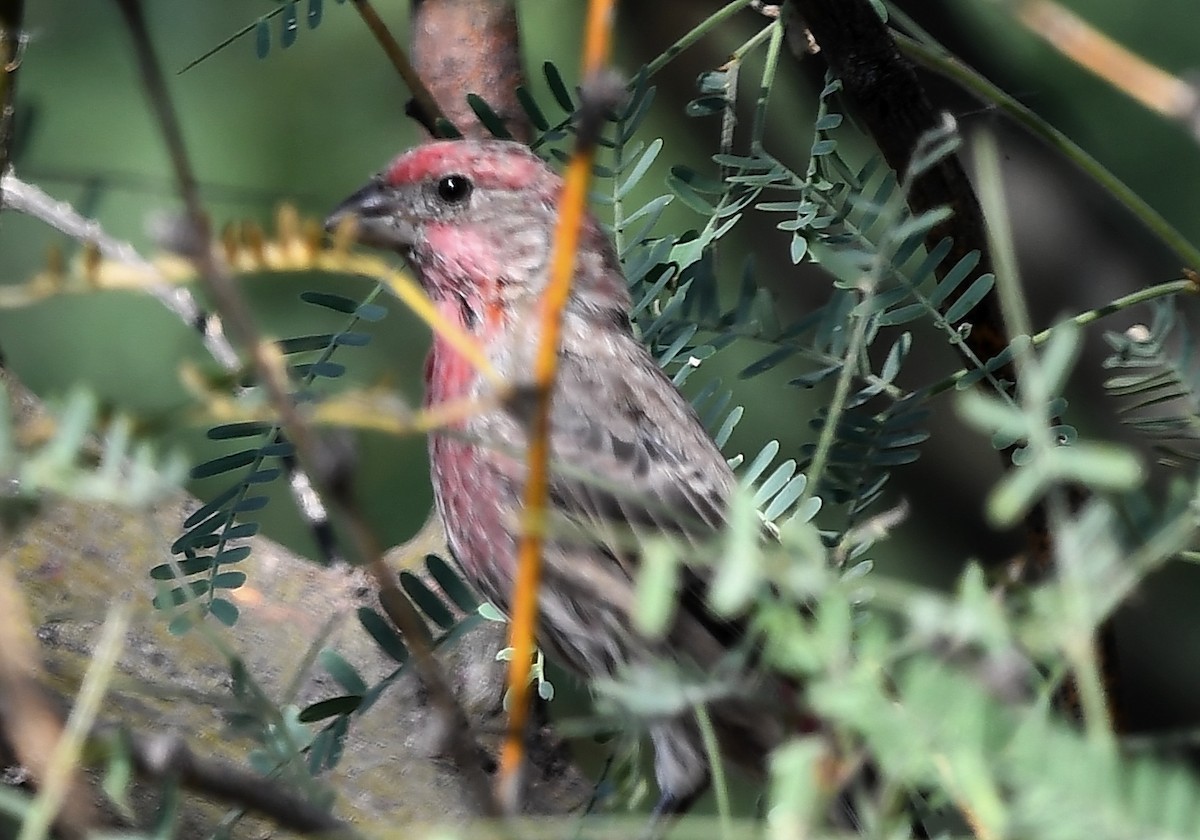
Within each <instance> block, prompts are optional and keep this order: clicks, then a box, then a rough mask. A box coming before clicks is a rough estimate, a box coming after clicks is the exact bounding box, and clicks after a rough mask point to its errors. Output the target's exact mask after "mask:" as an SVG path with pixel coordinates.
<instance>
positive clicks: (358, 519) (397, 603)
mask: <svg viewBox="0 0 1200 840" xmlns="http://www.w3.org/2000/svg"><path fill="white" fill-rule="evenodd" d="M115 2H116V3H117V5H118V6H119V7H120V8H121V10H122V12H123V13H124V15H125V18H126V22H127V23H128V26H129V30H130V34H131V35H132V36H133V44H134V50H135V52H136V54H137V60H138V65H139V68H140V71H141V76H142V81H143V83H144V84H145V86H146V93H147V97H148V98H149V100H150V105H151V108H152V109H153V111H154V113H155V116H156V117H157V120H158V122H159V124H160V128H161V130H162V133H163V137H164V140H165V141H166V143H167V145H168V147H169V148H170V157H171V161H172V164H173V165H174V168H175V176H176V180H177V182H178V185H179V190H180V194H181V195H182V197H183V200H184V205H185V207H186V209H187V214H188V217H189V220H188V221H189V223H190V225H191V226H192V236H193V237H194V238H193V244H194V246H195V247H194V248H193V249H192V254H191V256H192V257H193V259H194V260H195V261H196V265H197V270H198V272H199V274H200V278H201V281H202V282H203V284H204V287H205V288H206V289H207V291H208V292H209V293H210V294H211V296H212V299H213V302H214V304H215V305H216V308H217V311H218V312H219V313H220V314H221V316H222V318H223V319H224V321H225V323H226V324H227V326H228V328H229V331H230V334H231V336H232V337H233V339H234V341H235V343H237V344H239V345H240V346H242V347H243V348H245V349H246V350H247V352H249V353H250V357H251V363H252V365H253V368H254V371H255V374H256V377H257V380H258V382H259V384H260V385H261V387H262V388H263V389H264V391H265V393H266V396H267V398H268V400H269V401H270V403H271V405H272V407H273V408H274V409H275V411H276V412H277V413H278V416H279V424H280V426H282V427H283V429H284V430H285V431H286V433H287V437H288V440H289V441H291V443H292V445H293V446H294V447H295V450H296V456H297V458H298V460H299V462H300V464H301V465H302V466H303V467H304V468H305V469H306V471H307V472H308V474H309V475H310V476H314V475H315V476H317V479H316V481H314V485H315V486H316V487H317V488H318V491H319V492H320V495H321V498H322V499H323V500H325V502H326V503H327V504H328V505H329V506H330V508H331V509H332V510H333V511H334V512H335V513H336V514H337V516H338V518H339V519H340V520H341V521H342V522H343V523H344V524H345V526H346V530H347V532H348V533H349V535H350V538H351V542H352V544H353V545H354V546H355V548H356V549H357V550H358V553H359V555H360V556H361V557H363V558H364V559H365V563H366V568H367V570H368V572H369V573H370V574H371V576H372V577H373V578H374V580H375V583H376V585H377V586H378V588H379V600H380V604H381V605H382V606H383V609H384V612H385V613H386V614H387V616H388V618H389V619H390V620H391V621H392V623H393V624H395V626H396V627H397V629H398V630H399V631H400V632H401V633H402V634H403V635H404V637H405V641H406V642H407V643H408V646H409V651H410V652H411V653H412V658H413V662H414V664H415V666H416V670H417V673H418V674H419V675H420V677H421V679H422V681H423V682H424V684H425V687H426V689H427V690H428V691H429V695H430V699H431V703H432V706H433V708H434V709H435V710H436V711H437V712H438V713H439V714H440V715H442V716H443V718H444V721H443V722H444V723H445V731H446V732H447V738H448V739H449V747H450V753H451V758H452V760H453V761H454V762H455V764H456V766H457V769H458V770H459V771H460V773H461V774H462V775H463V777H464V779H465V780H466V783H467V787H468V789H469V791H470V793H471V795H472V797H473V798H474V799H475V804H476V806H477V807H478V809H479V810H480V811H481V812H482V813H483V814H485V815H487V816H498V815H499V814H500V809H499V807H498V806H497V805H496V801H495V798H494V797H493V796H492V792H491V788H490V786H489V784H488V781H487V779H486V777H485V776H484V774H483V769H482V767H481V766H480V761H479V754H478V750H477V746H476V743H475V739H474V737H473V733H472V730H471V725H470V721H469V720H468V718H467V715H466V713H465V712H464V711H463V709H462V707H461V706H460V705H459V704H458V701H457V700H456V699H455V697H454V693H453V692H452V691H451V689H450V686H449V684H448V683H447V682H446V678H445V676H444V675H443V673H442V670H441V667H440V665H439V664H438V662H437V659H436V658H435V656H434V653H433V648H432V645H431V643H430V636H429V629H428V627H426V625H425V623H424V621H423V620H422V619H421V617H420V615H419V614H418V613H417V611H416V608H415V607H413V605H412V603H411V602H410V601H409V600H408V598H407V597H406V596H405V595H404V594H403V592H401V591H400V588H399V585H398V584H397V582H396V578H395V575H394V574H392V572H391V569H390V568H389V567H388V566H387V564H386V563H385V561H384V559H383V553H382V550H381V547H380V545H379V543H378V541H377V540H376V538H375V536H374V534H373V533H372V531H371V528H370V526H369V525H368V523H367V521H366V518H365V517H364V516H363V514H362V512H361V511H360V510H359V509H358V507H357V506H356V505H354V504H352V503H351V502H350V500H348V499H346V498H345V497H344V496H339V495H337V494H332V493H329V492H328V488H327V486H326V484H327V482H326V477H325V476H324V475H323V474H321V473H319V472H317V468H318V467H319V466H320V464H321V460H322V459H321V452H320V444H319V442H318V440H317V438H316V437H315V435H314V434H313V431H312V429H311V428H310V427H309V425H308V423H307V422H306V421H305V420H304V418H303V416H302V415H301V414H300V411H299V409H298V408H297V406H296V403H295V401H294V400H293V399H292V396H291V394H290V392H289V391H288V387H287V379H286V376H285V374H284V371H283V364H282V358H281V357H280V355H279V353H278V351H277V349H276V348H275V347H274V346H273V345H269V344H266V343H264V342H263V341H261V340H260V338H259V335H258V330H257V327H256V326H255V324H254V321H253V318H252V317H251V315H250V311H249V309H248V308H247V306H246V303H245V301H244V300H243V298H242V297H241V294H240V293H239V291H238V289H237V287H236V285H235V284H234V283H233V278H232V277H231V276H230V274H229V271H228V269H227V267H226V266H224V265H223V264H222V263H221V262H219V261H218V260H217V259H216V256H215V254H214V251H213V248H212V246H211V241H210V236H209V233H208V222H207V219H206V217H205V214H204V210H203V207H202V206H201V204H200V197H199V193H198V191H197V189H196V179H195V177H194V175H193V174H192V170H191V165H190V162H189V160H188V157H187V153H186V149H185V147H184V144H183V138H182V133H181V132H180V130H179V122H178V119H177V117H176V114H175V109H174V106H173V104H172V102H171V99H170V97H169V96H168V93H167V89H166V83H165V80H164V77H163V74H162V70H161V67H160V65H159V62H158V59H157V57H156V56H155V53H154V47H153V44H152V42H151V41H150V37H149V33H148V31H147V29H146V25H145V20H144V17H143V14H142V7H141V3H140V0H115Z"/></svg>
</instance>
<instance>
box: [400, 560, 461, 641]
mask: <svg viewBox="0 0 1200 840" xmlns="http://www.w3.org/2000/svg"><path fill="white" fill-rule="evenodd" d="M400 586H401V588H402V589H403V590H404V591H405V592H407V593H408V597H409V598H411V599H412V601H413V603H414V604H416V605H417V607H418V608H419V609H420V610H421V612H423V613H425V615H427V616H429V618H430V619H432V621H433V623H434V624H436V625H437V626H438V627H441V628H442V629H443V630H445V629H449V628H451V627H453V626H454V616H453V615H451V613H450V610H449V609H448V608H447V607H446V603H445V602H444V601H443V600H442V599H441V598H439V597H438V596H437V594H436V593H434V591H433V590H432V589H430V588H429V587H428V586H426V585H425V581H423V580H421V579H420V578H419V577H417V576H416V575H414V574H413V573H412V572H407V571H405V572H401V573H400Z"/></svg>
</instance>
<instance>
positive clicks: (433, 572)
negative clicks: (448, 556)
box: [425, 554, 479, 612]
mask: <svg viewBox="0 0 1200 840" xmlns="http://www.w3.org/2000/svg"><path fill="white" fill-rule="evenodd" d="M425 568H426V569H428V570H429V574H430V576H431V577H432V578H433V579H434V580H435V581H437V585H438V586H439V587H441V590H442V591H443V592H445V593H446V595H447V596H448V597H449V598H450V600H451V601H453V602H454V605H455V606H456V607H458V608H459V609H460V610H462V611H463V612H474V611H475V609H476V607H478V606H479V599H478V598H477V597H475V593H474V592H472V591H471V588H470V587H469V586H467V585H466V584H465V583H463V579H462V578H461V577H459V576H458V574H457V573H456V572H455V571H454V570H453V569H452V568H450V566H449V564H447V563H446V561H445V560H443V559H442V558H441V557H438V556H437V555H436V554H428V555H426V557H425Z"/></svg>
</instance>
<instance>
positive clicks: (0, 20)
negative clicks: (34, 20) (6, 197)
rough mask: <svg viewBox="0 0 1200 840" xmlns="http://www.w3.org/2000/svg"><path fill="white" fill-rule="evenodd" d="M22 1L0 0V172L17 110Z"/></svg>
mask: <svg viewBox="0 0 1200 840" xmlns="http://www.w3.org/2000/svg"><path fill="white" fill-rule="evenodd" d="M24 21H25V2H24V0H3V2H0V175H3V174H4V173H5V172H7V171H8V167H9V165H10V163H11V162H12V141H13V124H14V119H15V116H16V112H17V71H18V70H19V69H20V67H21V59H22V55H23V53H24V52H25V42H26V38H27V36H26V35H25V31H24V30H23V29H22V28H21V27H22V26H23V24H24Z"/></svg>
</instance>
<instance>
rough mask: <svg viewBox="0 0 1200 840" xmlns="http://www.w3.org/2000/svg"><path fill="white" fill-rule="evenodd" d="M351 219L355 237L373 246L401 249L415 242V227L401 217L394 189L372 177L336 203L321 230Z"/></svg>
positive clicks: (329, 229)
mask: <svg viewBox="0 0 1200 840" xmlns="http://www.w3.org/2000/svg"><path fill="white" fill-rule="evenodd" d="M347 219H354V222H355V228H354V230H355V238H356V239H357V240H358V241H359V242H361V243H363V244H364V245H370V246H372V247H375V248H387V249H390V250H401V249H405V248H411V247H412V246H413V245H415V244H416V237H417V230H416V227H415V226H414V225H413V224H412V223H411V222H409V221H407V220H406V219H405V218H404V215H403V211H402V208H401V207H400V204H399V202H398V200H397V195H396V192H395V190H392V189H390V188H389V187H388V186H387V185H386V184H384V183H383V182H382V181H380V180H379V179H375V180H372V181H371V183H369V184H367V185H366V186H365V187H363V188H362V189H361V190H359V191H358V192H356V193H354V195H352V196H350V197H349V198H347V199H346V200H345V201H343V202H342V203H341V204H339V205H338V206H337V207H336V208H335V209H334V211H333V212H332V213H330V214H329V217H328V218H327V219H325V230H327V231H330V232H331V233H332V232H333V231H336V230H337V229H338V228H340V227H341V226H342V224H343V223H344V222H345V221H346V220H347Z"/></svg>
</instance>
